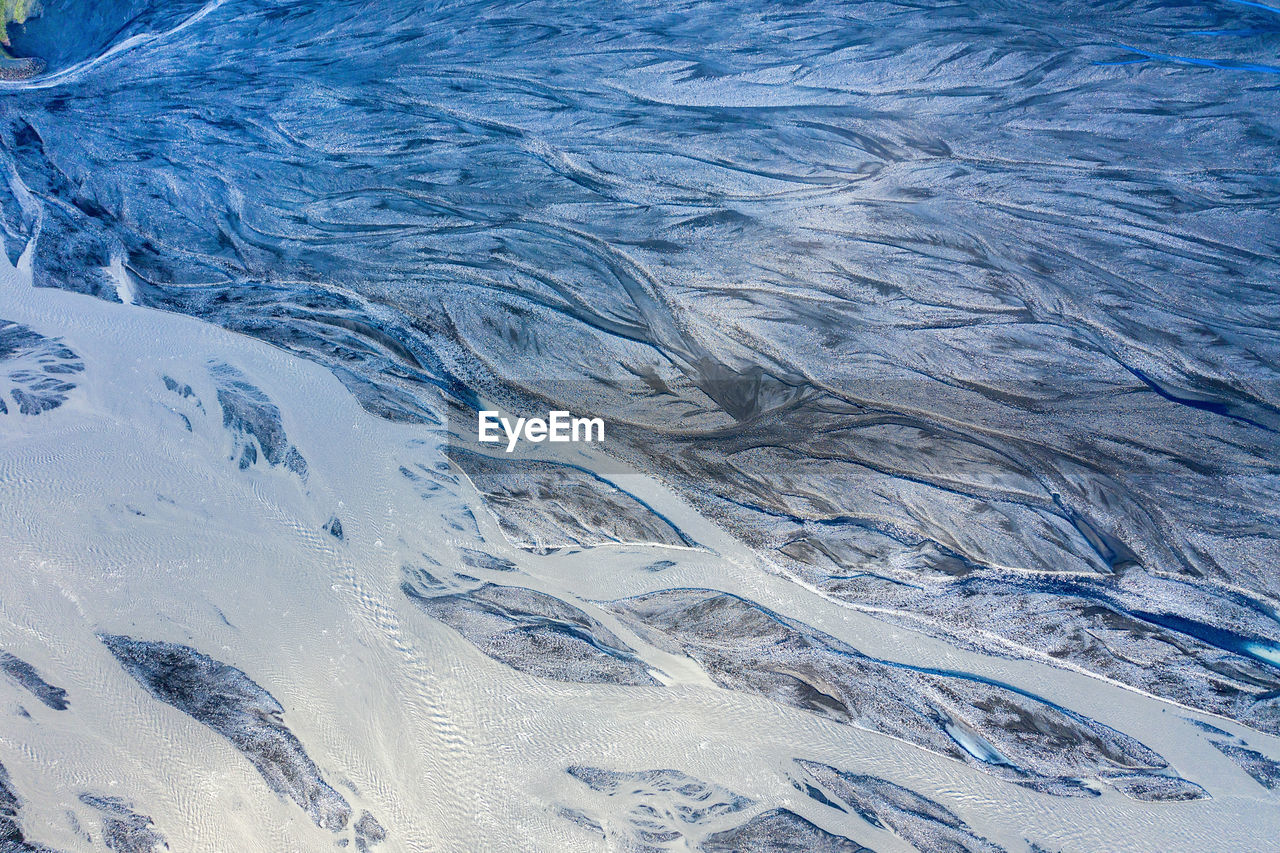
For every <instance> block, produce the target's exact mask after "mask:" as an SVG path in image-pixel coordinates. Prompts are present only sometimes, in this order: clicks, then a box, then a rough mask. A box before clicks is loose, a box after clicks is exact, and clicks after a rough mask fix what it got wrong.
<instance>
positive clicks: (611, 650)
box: [401, 577, 658, 685]
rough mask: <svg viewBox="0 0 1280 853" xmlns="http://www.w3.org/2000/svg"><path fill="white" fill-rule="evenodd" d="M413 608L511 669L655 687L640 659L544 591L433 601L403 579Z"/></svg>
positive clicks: (490, 590) (485, 592)
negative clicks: (432, 618)
mask: <svg viewBox="0 0 1280 853" xmlns="http://www.w3.org/2000/svg"><path fill="white" fill-rule="evenodd" d="M401 589H402V590H403V591H404V593H405V595H407V596H408V597H409V599H410V600H411V601H413V603H414V604H416V605H417V606H418V607H419V608H421V609H422V610H423V611H424V612H426V613H427V614H428V615H430V616H432V617H434V618H436V619H439V620H440V621H442V622H444V623H445V624H446V625H448V626H449V627H451V628H453V629H454V630H455V631H457V632H458V633H460V634H462V636H464V637H466V638H467V639H468V640H469V641H471V642H472V643H473V644H475V646H476V647H477V648H478V649H480V651H482V652H484V653H485V654H486V655H488V656H489V657H491V658H493V659H494V660H498V661H501V662H502V663H505V664H506V665H507V666H510V667H512V668H513V669H518V670H520V671H521V672H527V673H529V674H530V675H538V676H542V677H543V678H553V679H556V680H558V681H573V682H579V683H587V684H598V683H606V684H630V685H640V684H644V685H654V684H657V683H658V682H657V680H656V679H654V678H653V676H651V675H650V674H649V671H648V667H647V666H646V664H645V663H644V661H642V660H640V659H639V658H638V657H636V655H635V652H634V651H633V650H632V649H631V648H629V647H628V646H627V645H626V644H625V643H623V642H622V641H621V640H620V639H618V638H617V637H616V636H614V635H613V633H612V632H611V631H609V630H608V629H607V628H605V627H604V626H603V625H601V624H600V623H599V622H598V621H596V620H595V619H593V618H591V617H590V616H588V615H587V614H586V613H584V612H583V611H582V610H580V609H578V608H577V607H574V606H572V605H570V604H567V603H565V602H563V601H561V600H560V599H558V598H555V597H554V596H551V595H547V594H546V593H542V592H536V591H534V590H531V589H524V588H522V587H512V586H498V585H495V584H485V585H483V586H480V587H478V588H476V589H473V590H471V591H469V592H460V593H453V594H449V595H430V594H427V593H425V592H423V590H422V589H421V588H420V587H418V586H417V585H416V584H415V582H414V580H413V579H412V578H408V577H407V578H406V580H405V582H404V583H403V584H401Z"/></svg>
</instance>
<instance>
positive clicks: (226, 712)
mask: <svg viewBox="0 0 1280 853" xmlns="http://www.w3.org/2000/svg"><path fill="white" fill-rule="evenodd" d="M100 639H101V640H102V642H103V643H104V644H105V645H106V647H107V648H108V649H110V651H111V653H112V654H113V655H115V657H116V659H117V660H118V661H119V662H120V665H121V666H123V667H124V669H125V671H126V672H128V673H129V675H131V676H133V678H134V679H135V680H136V681H137V682H138V683H139V684H141V685H142V687H143V688H144V689H145V690H146V691H147V692H148V693H150V694H151V696H153V697H154V698H155V699H158V700H159V701H161V702H164V703H166V704H168V705H172V706H173V707H174V708H177V709H178V710H179V711H182V712H183V713H184V714H187V715H188V716H190V717H191V718H192V719H194V720H196V721H197V722H200V723H203V724H204V725H206V726H208V727H209V728H211V729H213V730H214V731H215V732H217V733H218V734H220V735H222V736H223V737H225V738H226V739H227V740H229V741H231V743H232V744H233V745H234V746H235V747H236V749H238V750H239V751H240V752H241V753H243V754H244V756H245V757H246V758H247V759H249V761H250V762H251V763H252V764H253V766H254V767H255V768H256V769H257V770H258V773H260V774H261V775H262V778H263V780H265V781H266V783H267V785H268V786H269V787H270V788H271V790H273V791H275V792H276V793H277V794H279V795H280V796H282V797H287V798H288V799H290V800H292V801H293V802H295V803H297V804H298V806H299V807H301V808H302V809H303V810H304V811H306V813H307V814H308V815H309V816H310V817H311V820H312V821H313V822H314V823H315V824H316V825H317V826H319V827H321V828H323V829H327V830H330V831H332V832H338V831H340V830H342V829H343V828H345V827H346V825H347V821H348V820H349V819H350V816H351V807H350V806H349V805H348V804H347V801H346V800H344V799H343V798H342V796H341V795H340V794H338V792H337V791H335V790H334V789H333V788H331V787H329V785H328V783H326V782H325V781H324V779H323V778H322V777H321V775H320V769H319V768H318V767H317V766H316V764H315V762H314V761H312V760H311V758H310V756H308V755H307V753H306V750H304V749H303V747H302V744H301V743H300V742H299V741H298V738H297V737H296V736H295V735H294V734H293V732H291V731H290V730H289V728H288V727H287V726H286V725H285V724H284V722H283V721H282V720H281V719H280V716H281V715H282V714H283V713H284V708H283V707H282V706H281V705H280V703H279V702H277V701H276V700H275V698H274V697H272V696H271V694H270V693H268V692H267V691H266V690H265V689H263V688H262V687H261V686H259V685H258V684H257V683H256V682H255V681H253V679H251V678H249V676H247V675H245V674H244V673H243V672H242V671H240V670H239V669H236V668H235V667H233V666H230V665H228V664H225V663H221V662H220V661H216V660H214V659H213V658H211V657H209V656H208V655H205V654H202V653H200V652H198V651H196V650H195V649H193V648H190V647H189V646H183V645H179V644H177V643H165V642H148V641H145V640H135V639H132V638H130V637H125V636H120V635H114V634H102V635H100Z"/></svg>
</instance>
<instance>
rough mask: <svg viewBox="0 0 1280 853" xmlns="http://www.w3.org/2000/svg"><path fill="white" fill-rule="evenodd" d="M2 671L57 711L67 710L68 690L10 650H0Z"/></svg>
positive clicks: (0, 670)
mask: <svg viewBox="0 0 1280 853" xmlns="http://www.w3.org/2000/svg"><path fill="white" fill-rule="evenodd" d="M0 672H3V673H4V674H5V675H7V676H9V678H11V679H13V680H14V681H15V682H16V683H18V684H19V685H21V686H22V687H24V688H25V689H26V690H27V691H28V692H30V693H31V695H32V696H35V697H36V698H37V699H39V700H40V701H41V702H43V703H44V704H45V705H47V706H49V707H50V708H52V709H53V710H55V711H65V710H67V691H65V690H63V689H62V688H61V687H55V686H53V685H52V684H50V683H49V682H47V681H45V680H44V679H43V678H41V677H40V673H38V672H36V668H35V667H33V666H32V665H31V664H29V663H27V662H26V661H24V660H22V659H21V658H18V657H16V656H14V655H11V654H9V653H8V652H0Z"/></svg>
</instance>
